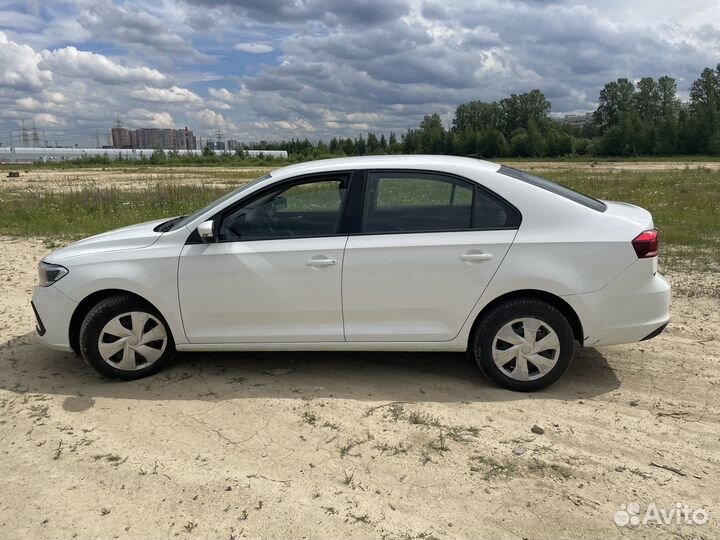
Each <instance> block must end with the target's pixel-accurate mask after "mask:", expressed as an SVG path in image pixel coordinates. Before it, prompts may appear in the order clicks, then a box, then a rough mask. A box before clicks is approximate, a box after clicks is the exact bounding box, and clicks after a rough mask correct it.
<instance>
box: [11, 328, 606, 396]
mask: <svg viewBox="0 0 720 540" xmlns="http://www.w3.org/2000/svg"><path fill="white" fill-rule="evenodd" d="M619 386H620V381H619V380H618V378H617V376H616V374H615V372H614V371H613V370H612V369H611V368H610V366H609V365H608V363H607V360H606V359H605V357H604V356H603V355H602V354H601V353H600V352H599V351H597V350H596V349H584V348H578V349H577V351H576V356H575V360H574V362H573V364H572V366H571V367H570V369H569V371H568V373H566V374H565V376H564V377H563V378H562V379H561V380H560V381H558V382H557V383H556V384H555V385H553V386H551V387H550V388H548V389H545V390H543V391H540V392H535V393H531V394H523V393H516V392H511V391H508V390H504V389H501V388H498V387H497V386H495V385H494V384H493V383H491V382H490V381H488V380H487V379H486V378H485V377H484V376H483V375H482V374H481V373H480V372H479V370H478V368H477V367H476V365H475V363H474V362H473V361H472V360H471V359H470V358H468V357H467V356H466V355H465V354H462V353H416V352H413V353H390V352H257V353H254V352H237V353H181V354H178V356H177V358H176V359H175V361H174V362H173V364H172V365H171V366H169V367H168V368H167V369H165V370H164V371H162V372H160V373H158V374H156V375H154V376H151V377H148V378H145V379H140V380H137V381H129V382H125V381H111V380H107V379H104V378H102V377H100V376H99V375H97V374H95V373H94V372H93V371H92V370H91V369H90V368H89V367H88V366H87V365H85V363H84V362H83V361H82V359H81V358H80V357H78V356H75V355H74V354H66V353H60V352H56V351H50V350H48V349H46V348H45V347H43V346H42V345H40V344H39V343H37V342H36V338H35V336H34V335H33V334H32V333H30V334H27V335H25V336H21V337H18V338H15V339H12V340H10V341H8V342H6V343H3V344H1V345H0V388H2V389H5V390H9V391H12V392H16V393H23V392H29V393H38V394H56V395H61V396H62V395H65V396H70V397H72V396H82V397H84V398H96V397H100V398H120V399H140V400H207V401H218V400H228V399H260V398H270V399H301V398H304V399H308V398H330V399H353V400H361V401H418V402H482V401H488V402H492V401H512V400H518V399H529V398H542V399H558V400H578V399H589V398H592V397H595V396H598V395H602V394H606V393H608V392H612V391H614V390H616V389H617V388H618V387H619Z"/></svg>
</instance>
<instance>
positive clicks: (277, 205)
mask: <svg viewBox="0 0 720 540" xmlns="http://www.w3.org/2000/svg"><path fill="white" fill-rule="evenodd" d="M287 206H288V202H287V199H286V198H285V197H275V198H274V199H273V200H272V210H273V212H279V211H280V210H285V209H286V208H287Z"/></svg>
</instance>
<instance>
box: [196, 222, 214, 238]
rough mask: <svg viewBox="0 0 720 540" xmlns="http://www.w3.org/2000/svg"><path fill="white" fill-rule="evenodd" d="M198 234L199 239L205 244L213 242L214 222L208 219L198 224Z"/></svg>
mask: <svg viewBox="0 0 720 540" xmlns="http://www.w3.org/2000/svg"><path fill="white" fill-rule="evenodd" d="M197 230H198V234H199V235H200V239H201V240H202V241H203V242H205V243H206V244H212V243H213V242H215V222H214V221H213V220H212V219H210V220H208V221H204V222H203V223H201V224H200V225H198V229H197Z"/></svg>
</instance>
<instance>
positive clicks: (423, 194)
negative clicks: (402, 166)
mask: <svg viewBox="0 0 720 540" xmlns="http://www.w3.org/2000/svg"><path fill="white" fill-rule="evenodd" d="M519 223H520V215H519V213H518V212H517V210H516V209H515V208H513V207H512V206H511V205H509V204H508V203H507V202H505V201H504V200H502V199H500V198H499V197H497V196H495V195H494V194H492V193H490V192H488V191H486V190H485V189H483V188H481V187H480V186H478V185H476V184H474V183H471V182H469V181H468V180H465V179H461V178H457V177H454V176H450V175H445V174H441V173H435V172H419V171H408V172H398V171H387V172H383V171H370V172H369V173H368V174H367V179H366V185H365V194H364V204H363V215H362V221H361V227H360V228H361V230H360V233H359V234H355V235H352V236H350V237H349V239H348V242H347V246H346V248H345V257H344V265H343V277H342V297H343V318H344V323H345V339H346V340H347V341H381V342H383V341H384V342H389V341H449V340H451V339H453V338H454V337H455V336H456V335H457V334H458V333H459V332H460V329H461V328H462V325H463V323H464V322H465V320H466V319H467V317H468V315H469V314H470V311H471V310H472V308H473V306H474V305H475V303H476V302H477V300H478V299H479V298H480V295H481V294H482V292H483V291H484V290H485V288H486V287H487V285H488V283H489V282H490V280H491V279H492V277H493V275H494V274H495V272H496V270H497V269H498V267H499V265H500V263H501V262H502V260H503V258H504V257H505V254H506V253H507V251H508V249H509V247H510V245H511V244H512V241H513V239H514V237H515V234H516V232H517V228H518V226H519Z"/></svg>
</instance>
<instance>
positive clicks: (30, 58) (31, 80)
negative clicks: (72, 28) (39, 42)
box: [0, 32, 52, 91]
mask: <svg viewBox="0 0 720 540" xmlns="http://www.w3.org/2000/svg"><path fill="white" fill-rule="evenodd" d="M41 60H42V57H41V55H40V54H38V53H36V52H35V51H34V50H33V48H32V47H29V46H28V45H21V44H19V43H15V42H14V41H10V40H9V39H8V37H7V34H5V33H4V32H0V87H9V88H12V89H15V90H25V91H27V90H37V89H40V88H42V87H43V86H45V85H46V84H48V83H49V82H50V81H51V80H52V73H50V72H49V71H48V70H47V69H42V68H41V67H40V66H39V65H38V64H39V63H40V61H41Z"/></svg>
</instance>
